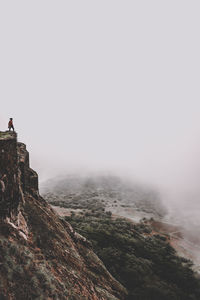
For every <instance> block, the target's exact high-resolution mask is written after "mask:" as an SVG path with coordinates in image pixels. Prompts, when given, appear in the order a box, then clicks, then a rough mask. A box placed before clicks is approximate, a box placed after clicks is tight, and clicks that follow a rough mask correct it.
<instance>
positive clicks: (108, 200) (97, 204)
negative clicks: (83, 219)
mask: <svg viewBox="0 0 200 300" xmlns="http://www.w3.org/2000/svg"><path fill="white" fill-rule="evenodd" d="M42 194H43V196H44V197H45V199H46V200H47V201H48V202H49V203H51V204H53V205H57V206H61V207H65V208H72V209H90V210H102V209H103V210H106V211H111V212H112V213H114V214H118V215H120V216H125V217H130V218H133V219H134V220H139V219H141V218H142V217H149V218H150V217H162V216H164V215H165V214H166V212H167V210H166V208H165V207H164V205H163V203H162V201H161V199H160V196H159V194H158V193H157V192H156V191H155V190H153V189H150V188H148V187H145V186H143V185H139V184H134V183H132V182H131V181H127V180H124V179H121V178H120V177H117V176H102V175H101V176H100V175H99V176H98V175H93V176H78V175H71V176H66V177H63V178H54V179H51V180H48V181H47V182H46V183H45V184H43V185H42Z"/></svg>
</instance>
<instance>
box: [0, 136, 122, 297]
mask: <svg viewBox="0 0 200 300" xmlns="http://www.w3.org/2000/svg"><path fill="white" fill-rule="evenodd" d="M0 173H1V178H0V180H1V181H2V182H3V183H2V182H1V185H0V299H8V300H11V299H12V300H13V299H14V300H15V299H16V300H18V299H19V300H23V299H24V300H25V299H45V300H46V299H59V300H60V299H61V300H62V299H69V300H71V299H74V300H76V299H77V300H78V299H88V300H90V299H91V300H98V299H99V300H100V299H101V300H107V299H110V300H111V299H113V300H114V299H120V300H122V299H124V298H125V295H126V290H125V289H124V288H123V287H122V286H121V284H120V283H119V282H117V281H116V280H115V279H114V278H113V277H112V276H111V274H110V273H109V272H108V271H107V269H106V268H105V266H104V265H103V263H102V262H101V261H100V259H99V258H98V257H97V256H96V254H95V253H94V252H93V250H92V248H91V245H90V243H89V242H87V240H86V239H85V238H84V237H82V236H80V235H79V234H77V233H76V232H74V231H73V229H72V227H71V225H70V224H68V223H67V222H65V221H63V220H61V219H60V218H59V217H58V215H57V214H56V213H55V212H54V210H53V209H52V208H51V207H50V205H49V204H48V203H47V202H46V201H45V200H44V199H43V198H42V197H41V196H40V195H39V192H38V176H37V173H36V172H35V171H33V170H32V169H30V166H29V154H28V152H27V150H26V146H25V145H24V144H22V143H17V136H16V134H15V133H9V132H6V133H2V132H0Z"/></svg>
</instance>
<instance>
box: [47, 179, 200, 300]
mask: <svg viewBox="0 0 200 300" xmlns="http://www.w3.org/2000/svg"><path fill="white" fill-rule="evenodd" d="M42 193H43V195H44V197H45V199H46V200H47V201H48V202H49V203H51V205H52V207H53V209H54V210H55V211H57V213H58V214H59V215H60V216H61V217H62V218H63V219H65V220H68V221H69V222H70V223H71V224H72V226H73V227H74V228H75V230H77V231H78V232H79V233H81V234H83V235H85V236H86V237H87V238H88V239H89V240H90V241H91V242H92V243H93V247H94V249H95V251H96V253H97V254H98V255H99V256H100V257H101V259H102V260H103V262H104V263H105V264H106V266H107V267H108V269H109V271H110V272H111V273H112V274H113V275H114V277H116V278H117V279H118V280H119V281H120V282H121V283H122V284H123V285H125V286H126V287H127V288H128V291H129V297H130V298H129V299H140V298H138V297H139V295H140V297H141V295H142V293H143V296H142V298H141V299H143V300H144V299H161V298H162V299H184V297H186V299H190V296H189V295H188V294H187V296H185V295H182V296H180V294H179V295H178V292H175V291H172V293H171V294H170V296H167V292H166V291H165V288H166V285H167V290H168V291H169V290H171V288H172V287H171V285H170V283H169V282H167V283H166V282H165V287H164V286H163V288H161V286H162V285H163V281H162V280H161V274H162V272H163V264H165V263H164V261H165V257H164V256H163V257H162V255H163V254H160V253H159V252H160V247H164V248H165V247H166V248H167V247H169V246H170V247H172V248H169V249H171V250H170V251H172V252H171V253H173V251H175V250H176V252H175V253H176V254H175V256H173V255H172V256H171V259H172V261H174V262H175V261H177V263H178V261H179V259H180V260H181V257H182V259H183V262H184V261H185V262H187V263H186V264H188V266H189V269H190V268H192V269H193V270H194V271H195V272H196V271H198V270H199V260H198V256H197V251H198V249H197V248H196V247H194V244H192V243H191V241H190V239H189V238H188V236H187V235H185V232H184V229H183V228H182V227H181V225H180V224H174V223H173V222H172V223H170V221H169V220H168V214H167V210H166V209H165V207H164V205H163V203H162V201H161V199H160V197H159V194H158V193H156V192H155V191H154V190H152V189H150V188H147V187H144V186H142V185H138V184H134V183H132V182H130V181H127V180H123V179H121V178H119V177H116V176H102V175H101V176H99V175H98V176H97V175H94V174H93V176H91V175H85V176H83V175H82V176H79V175H68V176H66V177H60V178H54V179H52V180H49V181H47V182H46V183H45V184H44V185H42ZM124 217H125V221H123V218H124ZM115 219H117V220H119V221H117V223H115ZM120 220H121V221H120ZM113 222H114V223H113ZM123 222H127V224H128V223H130V226H134V230H136V231H137V234H139V235H138V238H139V239H140V242H141V244H142V245H143V246H142V247H143V248H144V249H145V248H146V247H147V245H146V244H147V238H148V243H150V244H149V251H150V248H152V249H153V252H154V255H155V256H161V260H160V262H157V264H158V265H157V268H158V269H159V274H160V275H159V278H157V279H155V280H156V282H157V284H156V286H152V283H151V282H148V280H147V282H148V284H147V285H150V286H151V288H152V289H155V290H157V292H155V291H154V292H155V294H154V296H151V298H148V296H145V293H146V295H149V293H150V291H149V289H148V287H146V290H145V289H144V290H143V292H142V288H141V290H140V292H137V291H136V290H135V288H133V287H134V285H135V282H134V279H133V278H132V280H131V284H130V285H131V286H132V288H130V286H129V285H128V284H127V282H128V281H129V279H127V278H126V275H125V273H126V271H125V268H126V267H125V265H127V264H128V265H129V271H130V270H131V271H130V272H133V273H134V271H135V269H134V268H133V267H132V265H131V263H130V264H129V262H128V261H129V258H130V256H129V258H128V256H127V258H126V259H124V261H123V262H121V266H120V267H119V266H118V260H119V258H116V261H115V262H114V263H113V264H112V266H111V265H110V262H109V261H113V255H114V253H123V255H131V254H130V253H129V251H128V252H127V253H126V252H125V250H124V249H121V246H120V244H119V245H116V244H117V242H114V241H113V246H112V245H109V242H110V237H109V234H108V232H109V231H110V230H111V229H110V228H112V230H113V231H112V235H114V234H115V235H116V238H115V239H116V240H118V235H120V236H121V239H122V240H121V241H120V243H122V244H129V239H127V234H128V232H127V228H129V225H127V227H126V229H125V228H124V229H123V230H120V226H121V227H122V228H123V226H124V223H123ZM89 224H92V226H90V225H89ZM95 224H99V225H98V227H97V228H96V225H95ZM100 224H101V225H100ZM106 224H107V225H108V224H109V226H107V225H106ZM114 228H115V229H114ZM94 232H95V233H94ZM102 232H103V233H102ZM102 234H103V235H104V237H105V239H106V235H107V242H106V243H107V245H109V247H108V249H107V247H106V246H105V244H104V249H103V250H101V247H100V248H98V247H97V245H98V244H99V243H100V244H101V243H102V242H101V235H102ZM99 235H100V237H99ZM130 236H132V232H130ZM143 238H145V239H143ZM99 239H100V240H99ZM149 239H150V240H149ZM134 240H135V236H134ZM160 240H161V241H163V244H162V246H161V245H160V244H159V241H160ZM135 243H136V244H135ZM135 243H134V242H133V241H132V242H131V247H132V248H133V249H135V248H137V242H136V240H135ZM116 247H117V249H116ZM127 248H129V247H128V246H127ZM102 251H103V252H102ZM144 251H145V250H143V251H141V253H140V254H139V253H138V256H139V257H140V258H141V257H142V255H144V253H143V252H144ZM166 251H167V250H166ZM105 253H107V254H105ZM142 253H143V254H142ZM121 255H122V254H120V255H119V256H120V257H121ZM178 255H179V256H180V258H178ZM148 256H149V253H146V254H145V258H146V259H147V257H148ZM131 259H132V264H133V265H134V266H135V268H136V265H138V261H137V258H134V257H132V258H131ZM188 259H189V260H193V261H194V263H195V264H194V265H193V264H192V262H191V261H188ZM149 260H150V261H149V262H148V264H149V265H152V266H153V264H154V256H152V257H150V258H149ZM162 260H163V262H161V261H162ZM168 260H170V255H168ZM140 263H141V265H140V267H139V271H138V274H139V273H140V276H141V277H142V278H143V280H141V282H142V283H141V284H142V286H143V287H144V285H145V278H146V277H147V278H148V277H149V276H150V277H151V276H152V274H151V273H152V269H151V268H150V269H151V270H148V271H147V270H146V275H144V274H143V271H142V270H144V269H145V267H144V266H143V262H142V260H140ZM146 263H147V261H146ZM144 264H145V263H144ZM159 264H160V265H159ZM178 264H179V263H178ZM178 264H177V267H178ZM115 266H116V269H115ZM169 269H170V267H169V265H165V270H164V272H169V273H170V271H169ZM120 272H124V273H123V274H124V275H123V276H122V278H121V277H118V275H119V273H120ZM171 272H172V271H171ZM173 272H175V270H173ZM182 272H185V271H184V270H182ZM186 273H187V271H186ZM153 276H156V274H154V275H153ZM196 276H197V277H198V276H199V275H198V274H196ZM124 277H125V278H124ZM127 277H129V276H127ZM158 286H160V287H158ZM179 288H180V287H179ZM159 289H162V292H161V291H159ZM172 290H173V288H172ZM164 291H165V292H166V293H165V292H164ZM154 292H153V293H154ZM137 293H139V294H137ZM156 293H157V294H156ZM159 293H160V296H158V294H159ZM172 294H174V295H173V296H172ZM131 297H133V298H131ZM146 297H147V298H146ZM149 297H150V296H149ZM152 297H153V298H152ZM159 297H160V298H159ZM173 297H175V298H173ZM197 299H198V297H197Z"/></svg>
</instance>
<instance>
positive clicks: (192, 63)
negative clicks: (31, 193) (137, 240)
mask: <svg viewBox="0 0 200 300" xmlns="http://www.w3.org/2000/svg"><path fill="white" fill-rule="evenodd" d="M199 9H200V3H199V1H190V2H189V1H184V0H182V1H177V0H173V1H155V0H152V1H147V0H146V1H145V0H144V1H118V0H109V1H104V0H103V1H87V0H86V1H78V0H77V1H51V0H48V1H44V0H42V1H20V0H19V1H1V3H0V28H1V29H0V32H1V47H0V61H1V64H0V65H1V68H0V82H1V89H0V99H1V110H0V130H6V128H7V122H8V118H9V117H13V118H14V125H15V128H16V131H17V132H18V138H19V140H20V141H22V142H24V143H26V144H27V147H28V150H29V151H30V157H31V165H32V167H33V168H34V169H36V170H37V171H38V173H39V176H40V181H44V180H46V179H47V178H49V177H53V176H56V175H57V174H61V173H62V174H64V173H65V172H67V173H70V172H86V171H87V172H88V171H95V172H98V171H99V172H100V171H101V172H102V171H108V172H113V173H116V174H120V175H122V176H128V177H130V178H133V179H137V180H140V181H142V182H145V183H148V184H152V185H154V186H156V187H157V188H158V189H159V190H160V191H161V192H162V195H163V200H164V202H165V203H166V204H167V205H168V207H169V209H170V212H171V213H172V214H173V213H175V214H177V213H179V215H181V216H183V217H184V218H185V217H187V216H188V214H190V219H188V222H190V221H191V222H192V221H193V220H194V219H193V216H194V212H195V220H196V219H198V217H199V213H198V212H199V196H200V188H199V180H200V176H199V175H200V118H199V110H200V101H199V99H200V88H199V79H200V72H199V70H200V55H199V53H200V42H199V26H200V19H199ZM186 213H187V214H186Z"/></svg>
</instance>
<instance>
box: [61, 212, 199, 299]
mask: <svg viewBox="0 0 200 300" xmlns="http://www.w3.org/2000/svg"><path fill="white" fill-rule="evenodd" d="M65 219H66V220H67V221H69V222H70V224H71V225H72V226H73V227H74V229H75V230H76V231H77V232H79V233H80V234H81V235H83V236H85V237H86V238H87V239H88V240H89V241H90V242H91V243H92V245H93V248H94V251H95V252H96V254H97V255H98V256H99V257H100V259H101V260H102V261H103V262H104V264H105V266H106V267H107V269H108V270H109V271H110V273H111V274H112V275H113V276H114V277H115V278H116V279H117V280H118V281H119V282H121V283H122V284H123V285H124V286H125V287H126V288H127V290H128V291H129V296H128V299H129V300H134V299H137V300H157V299H158V300H161V299H162V300H177V299H180V300H195V299H200V282H199V280H198V279H197V278H195V274H194V272H193V271H192V269H191V262H190V261H188V260H186V259H183V258H181V257H178V256H177V255H176V252H175V250H174V249H173V248H172V247H171V246H170V244H169V243H168V242H167V241H166V238H163V237H161V236H159V235H152V234H151V228H150V227H149V226H147V225H146V224H145V223H144V222H143V223H140V224H137V225H135V224H133V223H131V222H129V221H127V220H125V219H121V218H118V219H115V220H113V219H112V218H111V215H110V214H109V213H99V212H98V213H92V212H91V213H88V212H87V215H86V214H85V215H78V216H77V215H74V214H73V215H71V216H70V217H65Z"/></svg>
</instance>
